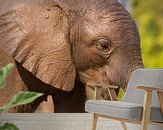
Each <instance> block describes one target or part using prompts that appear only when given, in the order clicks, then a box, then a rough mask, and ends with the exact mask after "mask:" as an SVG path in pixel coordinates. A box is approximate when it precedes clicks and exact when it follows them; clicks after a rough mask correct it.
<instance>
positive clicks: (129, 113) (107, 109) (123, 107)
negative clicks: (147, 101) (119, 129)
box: [85, 100, 163, 122]
mask: <svg viewBox="0 0 163 130" xmlns="http://www.w3.org/2000/svg"><path fill="white" fill-rule="evenodd" d="M85 110H86V111H87V112H93V113H98V114H102V115H108V116H113V117H120V118H124V119H129V120H141V118H142V111H143V105H142V104H137V103H128V102H120V101H119V102H118V101H105V100H90V101H87V102H86V104H85ZM150 120H151V121H155V122H163V116H162V114H161V110H160V108H158V107H153V108H152V111H151V118H150Z"/></svg>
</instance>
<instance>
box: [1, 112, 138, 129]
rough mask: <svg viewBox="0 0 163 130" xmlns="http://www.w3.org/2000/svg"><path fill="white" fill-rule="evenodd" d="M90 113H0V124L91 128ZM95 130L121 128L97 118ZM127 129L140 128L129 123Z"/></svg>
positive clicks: (22, 127) (54, 127)
mask: <svg viewBox="0 0 163 130" xmlns="http://www.w3.org/2000/svg"><path fill="white" fill-rule="evenodd" d="M91 119H92V115H91V114H88V113H78V114H77V113H60V114H59V113H58V114H53V113H52V114H50V113H48V114H47V113H41V114H39V113H34V114H14V113H6V114H0V125H2V124H4V123H5V122H12V123H14V124H16V125H17V126H18V128H19V129H20V130H91ZM97 130H123V129H122V126H121V124H120V123H119V122H116V121H113V120H108V119H103V118H99V121H98V127H97ZM128 130H140V128H139V127H138V126H136V125H133V126H132V125H131V126H130V127H129V129H128Z"/></svg>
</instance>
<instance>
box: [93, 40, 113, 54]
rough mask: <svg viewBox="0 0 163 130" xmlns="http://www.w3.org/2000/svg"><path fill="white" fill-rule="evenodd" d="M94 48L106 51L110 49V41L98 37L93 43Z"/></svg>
mask: <svg viewBox="0 0 163 130" xmlns="http://www.w3.org/2000/svg"><path fill="white" fill-rule="evenodd" d="M95 45H96V48H97V49H98V50H100V51H104V52H107V51H109V50H111V41H110V40H108V39H99V40H97V41H96V43H95Z"/></svg>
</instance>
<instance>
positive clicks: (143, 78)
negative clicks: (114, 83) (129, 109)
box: [123, 69, 163, 106]
mask: <svg viewBox="0 0 163 130" xmlns="http://www.w3.org/2000/svg"><path fill="white" fill-rule="evenodd" d="M141 85H142V86H149V87H150V86H151V87H159V88H163V69H137V70H135V71H134V72H133V74H132V76H131V78H130V80H129V83H128V86H127V91H126V95H125V97H124V100H123V101H125V102H132V103H139V104H143V101H144V91H143V90H140V89H136V87H137V86H141ZM152 106H159V102H158V97H157V94H156V92H155V93H154V94H153V98H152Z"/></svg>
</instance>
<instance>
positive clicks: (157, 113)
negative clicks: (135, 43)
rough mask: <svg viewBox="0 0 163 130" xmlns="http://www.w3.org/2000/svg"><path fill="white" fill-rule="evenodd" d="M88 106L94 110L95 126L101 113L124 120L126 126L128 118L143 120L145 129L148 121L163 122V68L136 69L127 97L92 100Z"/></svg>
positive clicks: (123, 124) (89, 110) (134, 120)
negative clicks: (112, 99)
mask: <svg viewBox="0 0 163 130" xmlns="http://www.w3.org/2000/svg"><path fill="white" fill-rule="evenodd" d="M141 90H144V91H141ZM152 94H153V95H152ZM85 110H86V111H87V112H91V113H93V124H92V130H96V125H97V121H98V117H104V118H109V119H113V120H118V121H121V123H122V126H123V128H124V130H127V127H126V124H125V122H128V123H134V124H141V130H147V127H148V124H152V125H160V126H163V69H137V70H135V71H134V73H133V75H132V76H131V79H130V81H129V83H128V86H127V92H126V95H125V97H124V99H123V101H121V102H120V101H105V100H90V101H87V102H86V104H85Z"/></svg>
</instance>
